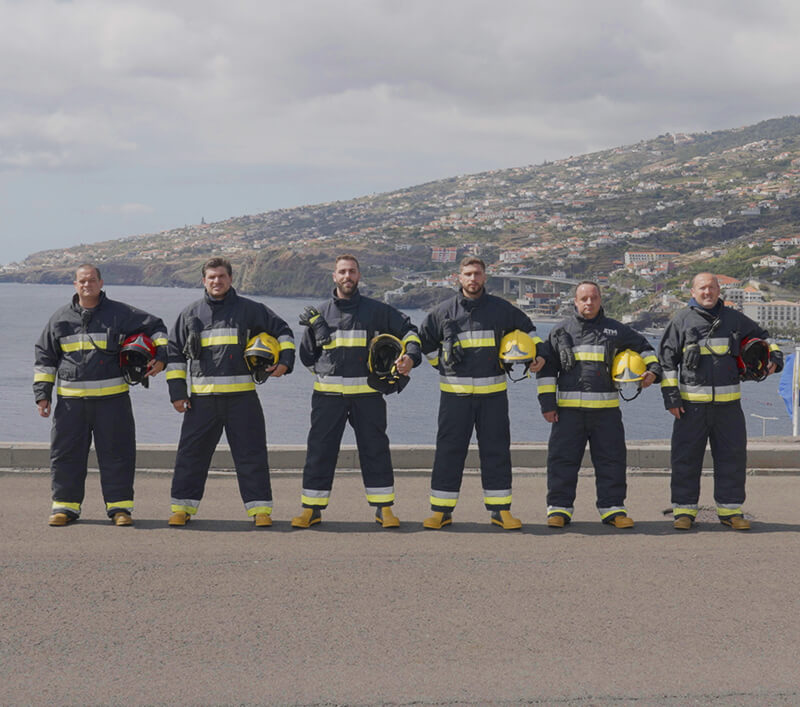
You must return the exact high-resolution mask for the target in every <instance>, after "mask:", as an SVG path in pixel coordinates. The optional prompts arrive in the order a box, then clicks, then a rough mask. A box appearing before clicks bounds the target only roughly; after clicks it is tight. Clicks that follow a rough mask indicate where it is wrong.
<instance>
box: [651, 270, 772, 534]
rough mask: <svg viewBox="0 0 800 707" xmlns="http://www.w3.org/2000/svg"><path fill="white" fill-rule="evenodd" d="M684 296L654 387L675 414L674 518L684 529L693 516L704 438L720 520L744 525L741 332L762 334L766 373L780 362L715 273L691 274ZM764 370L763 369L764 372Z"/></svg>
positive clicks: (737, 527)
mask: <svg viewBox="0 0 800 707" xmlns="http://www.w3.org/2000/svg"><path fill="white" fill-rule="evenodd" d="M691 294H692V298H691V299H690V300H689V304H688V305H687V306H686V307H685V308H684V309H681V310H680V311H678V312H677V313H676V314H675V316H674V317H673V318H672V321H671V322H670V323H669V325H668V326H667V328H666V329H665V331H664V336H663V337H662V339H661V345H660V348H659V356H660V359H661V363H662V365H663V366H664V379H663V380H662V382H661V392H662V394H663V396H664V406H665V407H666V409H667V410H669V412H670V414H671V415H672V416H673V417H674V418H675V420H674V421H673V426H672V447H671V450H672V451H671V465H672V477H671V495H672V513H673V526H674V528H675V529H676V530H689V529H690V528H691V527H692V525H693V523H694V520H695V518H696V517H697V510H698V505H697V504H698V501H699V499H700V472H701V469H702V464H703V455H704V453H705V448H706V443H707V442H708V441H709V440H710V442H711V456H712V457H713V460H714V500H715V502H716V507H717V516H718V518H719V520H720V522H721V523H723V524H724V525H727V526H729V527H731V528H733V529H734V530H749V529H750V522H749V521H748V520H747V519H746V518H745V517H744V512H743V511H742V504H743V503H744V499H745V469H746V465H747V428H746V425H745V419H744V414H743V413H742V406H741V403H740V399H741V391H740V376H741V374H740V370H739V367H738V366H737V357H738V356H739V352H740V348H741V347H742V344H743V343H744V342H745V340H746V339H748V338H751V337H756V338H758V339H763V340H766V342H767V344H768V346H769V363H768V364H767V366H766V371H765V373H766V375H769V374H771V373H775V372H776V371H780V370H781V369H782V368H783V354H782V353H781V351H780V349H779V348H778V346H777V345H776V344H774V343H773V342H771V341H769V339H768V336H769V335H768V333H767V331H766V330H765V329H762V328H761V327H760V326H759V325H758V324H756V323H755V322H754V321H752V320H751V319H749V318H748V317H746V316H744V315H743V314H742V313H741V312H738V311H736V310H734V309H729V308H728V307H726V306H725V302H724V301H723V300H722V299H721V298H720V287H719V281H718V280H717V277H716V276H715V275H713V274H711V273H707V272H703V273H699V274H698V275H696V276H695V277H694V280H693V281H692V289H691ZM764 377H765V376H764Z"/></svg>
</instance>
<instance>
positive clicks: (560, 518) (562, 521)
mask: <svg viewBox="0 0 800 707" xmlns="http://www.w3.org/2000/svg"><path fill="white" fill-rule="evenodd" d="M569 521H570V519H569V517H568V516H565V515H564V514H563V513H548V515H547V527H548V528H563V527H564V526H565V525H566V524H567V523H569Z"/></svg>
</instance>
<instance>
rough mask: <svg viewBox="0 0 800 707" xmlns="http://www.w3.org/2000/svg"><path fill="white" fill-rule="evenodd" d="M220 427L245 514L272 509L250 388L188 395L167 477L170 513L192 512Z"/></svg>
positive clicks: (258, 413)
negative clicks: (170, 496) (173, 468)
mask: <svg viewBox="0 0 800 707" xmlns="http://www.w3.org/2000/svg"><path fill="white" fill-rule="evenodd" d="M223 429H224V430H225V435H226V436H227V438H228V444H229V445H230V448H231V455H232V456H233V462H234V465H235V466H236V479H237V481H238V482H239V493H240V494H241V496H242V501H244V505H245V508H246V509H247V515H249V516H254V515H256V514H257V513H268V514H269V513H272V487H271V485H270V479H269V462H268V459H267V433H266V429H265V427H264V412H263V410H262V409H261V402H260V401H259V399H258V395H257V394H256V392H255V391H248V392H245V393H232V394H229V395H193V396H192V397H191V407H190V408H189V409H188V410H187V411H186V412H185V413H184V414H183V424H182V425H181V437H180V441H179V442H178V453H177V455H176V458H175V472H174V474H173V476H172V506H171V510H172V512H173V513H174V512H176V511H184V512H186V513H189V514H190V515H193V514H195V513H197V508H198V506H199V505H200V500H201V499H202V498H203V492H204V490H205V486H206V479H207V478H208V467H209V465H210V464H211V457H212V455H213V454H214V450H215V449H216V448H217V443H218V442H219V440H220V437H221V436H222V430H223Z"/></svg>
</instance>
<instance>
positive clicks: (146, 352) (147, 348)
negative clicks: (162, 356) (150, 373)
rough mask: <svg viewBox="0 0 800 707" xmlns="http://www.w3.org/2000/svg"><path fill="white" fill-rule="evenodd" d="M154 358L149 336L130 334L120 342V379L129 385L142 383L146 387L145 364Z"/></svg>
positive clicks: (152, 345)
mask: <svg viewBox="0 0 800 707" xmlns="http://www.w3.org/2000/svg"><path fill="white" fill-rule="evenodd" d="M155 357H156V347H155V344H153V342H152V340H151V339H150V337H149V336H146V335H145V334H131V335H130V336H129V337H128V338H127V339H125V341H123V342H122V348H121V349H120V351H119V365H120V368H121V369H122V377H123V378H124V379H125V380H126V382H128V383H130V384H131V385H136V384H137V383H142V384H143V385H144V386H145V387H147V379H146V378H145V374H146V373H147V364H148V363H150V361H152V360H153V359H154V358H155Z"/></svg>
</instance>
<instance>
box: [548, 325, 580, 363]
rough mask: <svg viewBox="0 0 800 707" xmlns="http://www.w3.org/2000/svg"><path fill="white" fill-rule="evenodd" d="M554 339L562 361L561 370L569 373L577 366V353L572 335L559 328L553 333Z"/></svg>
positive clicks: (559, 358)
mask: <svg viewBox="0 0 800 707" xmlns="http://www.w3.org/2000/svg"><path fill="white" fill-rule="evenodd" d="M553 341H554V342H555V345H556V350H557V351H558V360H559V362H560V363H561V370H562V371H564V372H565V373H569V371H571V370H572V369H573V368H574V367H575V354H574V353H573V351H572V337H571V336H570V335H569V334H568V333H567V332H566V331H564V329H558V330H556V331H555V332H554V333H553Z"/></svg>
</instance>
